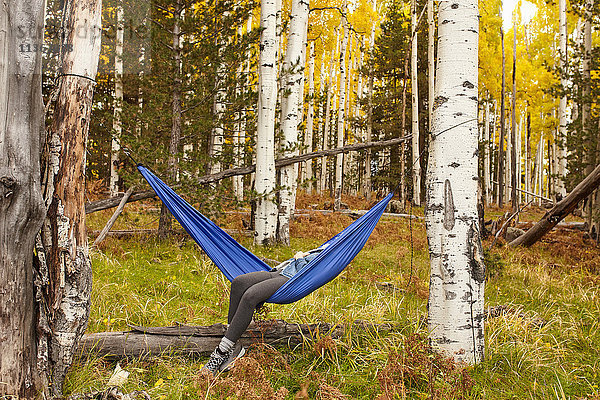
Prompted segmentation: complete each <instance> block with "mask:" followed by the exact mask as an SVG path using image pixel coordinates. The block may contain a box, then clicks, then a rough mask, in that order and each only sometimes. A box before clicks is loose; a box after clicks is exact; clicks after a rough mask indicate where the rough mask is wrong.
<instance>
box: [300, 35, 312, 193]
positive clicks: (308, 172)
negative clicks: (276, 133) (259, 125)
mask: <svg viewBox="0 0 600 400" xmlns="http://www.w3.org/2000/svg"><path fill="white" fill-rule="evenodd" d="M308 54H309V56H308V57H309V58H308V109H307V111H306V132H305V134H304V148H305V150H304V152H305V153H310V152H312V151H313V129H314V127H313V125H314V114H315V42H314V40H313V41H311V42H310V48H309V50H308ZM312 178H313V170H312V160H309V161H307V162H306V163H305V164H304V168H303V169H302V182H306V183H307V185H306V192H307V193H308V194H311V193H312V188H313V182H312Z"/></svg>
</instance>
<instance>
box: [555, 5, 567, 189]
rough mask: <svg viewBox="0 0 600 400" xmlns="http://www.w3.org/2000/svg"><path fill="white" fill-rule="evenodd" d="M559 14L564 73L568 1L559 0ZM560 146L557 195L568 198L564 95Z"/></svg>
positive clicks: (563, 83)
mask: <svg viewBox="0 0 600 400" xmlns="http://www.w3.org/2000/svg"><path fill="white" fill-rule="evenodd" d="M558 12H559V22H558V29H559V37H560V54H559V57H560V68H561V69H562V70H563V71H564V70H566V68H567V51H568V48H567V34H568V30H567V1H566V0H558ZM561 76H562V77H561V86H562V88H563V90H565V89H566V87H567V85H568V84H569V82H568V79H567V77H566V76H565V74H564V73H563V74H561ZM558 121H559V122H558V138H557V139H558V146H557V158H558V180H557V194H558V195H559V196H560V197H561V198H565V197H566V196H567V188H566V186H565V178H566V176H567V152H566V148H567V95H566V93H564V92H563V93H562V94H561V96H560V102H559V104H558Z"/></svg>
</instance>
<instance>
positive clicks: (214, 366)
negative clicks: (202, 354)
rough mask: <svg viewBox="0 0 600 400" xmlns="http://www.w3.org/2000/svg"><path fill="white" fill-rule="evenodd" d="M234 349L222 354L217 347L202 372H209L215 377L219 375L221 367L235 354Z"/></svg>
mask: <svg viewBox="0 0 600 400" xmlns="http://www.w3.org/2000/svg"><path fill="white" fill-rule="evenodd" d="M234 349H235V348H234ZM234 349H231V350H229V351H228V352H226V353H222V352H221V350H219V348H218V347H217V348H216V349H215V350H214V351H213V352H212V354H211V355H210V358H209V359H208V361H207V362H206V364H204V366H203V367H202V369H201V370H202V371H209V372H210V373H211V374H212V375H213V376H215V375H217V373H218V372H219V371H221V366H222V365H223V364H224V363H225V362H226V361H227V360H229V358H230V357H231V354H232V353H233V351H234Z"/></svg>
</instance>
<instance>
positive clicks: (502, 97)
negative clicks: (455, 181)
mask: <svg viewBox="0 0 600 400" xmlns="http://www.w3.org/2000/svg"><path fill="white" fill-rule="evenodd" d="M500 13H502V6H501V7H500ZM500 46H501V48H502V87H501V89H500V142H499V144H498V168H497V169H498V207H500V208H502V207H503V206H504V199H505V198H506V197H505V195H504V192H505V187H504V186H505V179H504V174H505V166H506V165H508V163H505V161H504V154H505V153H504V135H505V134H506V129H505V124H504V120H505V118H506V107H505V101H506V57H505V53H504V29H503V28H502V26H500ZM506 154H508V153H506Z"/></svg>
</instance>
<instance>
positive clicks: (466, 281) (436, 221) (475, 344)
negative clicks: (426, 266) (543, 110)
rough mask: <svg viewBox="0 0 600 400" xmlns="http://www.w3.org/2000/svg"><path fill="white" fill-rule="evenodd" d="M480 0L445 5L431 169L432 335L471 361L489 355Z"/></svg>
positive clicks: (443, 348) (445, 350)
mask: <svg viewBox="0 0 600 400" xmlns="http://www.w3.org/2000/svg"><path fill="white" fill-rule="evenodd" d="M478 15H479V12H478V3H477V1H476V0H456V1H453V2H440V4H439V18H440V20H441V21H445V22H446V23H444V24H440V26H439V28H438V63H437V73H436V91H435V93H436V102H435V103H436V107H435V109H434V112H433V121H432V128H433V129H432V138H431V141H430V150H429V151H430V153H429V166H428V169H427V177H428V178H427V199H428V202H427V206H426V220H425V221H426V228H427V238H428V243H429V255H430V261H431V275H430V284H429V305H428V310H429V317H428V326H429V335H430V338H431V343H432V345H433V347H434V348H435V349H437V351H439V352H440V353H442V354H443V355H445V356H448V357H452V358H454V360H456V361H459V362H465V363H467V364H475V363H479V362H480V361H482V360H483V356H484V334H483V333H484V331H483V328H484V326H483V325H484V314H485V313H484V307H483V305H484V304H483V302H484V296H483V294H484V285H485V266H484V264H483V251H482V247H481V241H480V234H479V232H480V230H479V219H478V213H477V201H478V199H477V191H478V160H477V147H478V143H477V139H478V128H477V103H478V100H477V90H478V37H479V19H478Z"/></svg>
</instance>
